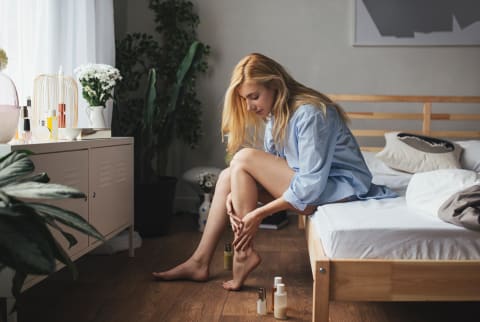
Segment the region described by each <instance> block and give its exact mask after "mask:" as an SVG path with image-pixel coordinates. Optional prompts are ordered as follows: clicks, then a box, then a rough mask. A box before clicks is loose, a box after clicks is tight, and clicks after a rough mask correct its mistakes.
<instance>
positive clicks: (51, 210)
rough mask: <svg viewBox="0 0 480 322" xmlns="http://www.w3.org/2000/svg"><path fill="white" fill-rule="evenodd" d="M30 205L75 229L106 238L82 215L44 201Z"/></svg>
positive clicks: (98, 237) (40, 212) (102, 238)
mask: <svg viewBox="0 0 480 322" xmlns="http://www.w3.org/2000/svg"><path fill="white" fill-rule="evenodd" d="M28 206H29V207H31V208H33V209H34V210H35V211H36V212H37V213H39V214H41V215H42V216H45V217H49V218H50V219H52V220H56V221H59V222H61V223H62V224H64V225H67V226H69V227H72V228H73V229H75V230H78V231H80V232H82V233H84V234H87V235H89V236H92V237H95V238H97V239H99V240H104V237H103V236H102V234H100V233H99V232H98V231H97V229H95V227H93V226H92V225H91V224H90V223H88V222H87V221H86V220H85V219H84V218H83V217H81V216H80V215H78V214H76V213H74V212H72V211H68V210H65V209H62V208H59V207H56V206H53V205H48V204H44V203H35V202H31V203H28Z"/></svg>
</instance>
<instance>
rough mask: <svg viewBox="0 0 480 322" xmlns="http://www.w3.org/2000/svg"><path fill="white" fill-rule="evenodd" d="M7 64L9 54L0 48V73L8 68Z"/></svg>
mask: <svg viewBox="0 0 480 322" xmlns="http://www.w3.org/2000/svg"><path fill="white" fill-rule="evenodd" d="M7 64H8V57H7V53H6V52H5V50H3V49H2V48H0V71H2V70H3V69H5V68H6V67H7Z"/></svg>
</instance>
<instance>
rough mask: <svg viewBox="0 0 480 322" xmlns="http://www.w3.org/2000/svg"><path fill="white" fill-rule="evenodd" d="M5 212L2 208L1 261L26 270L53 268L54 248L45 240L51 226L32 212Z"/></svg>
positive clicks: (16, 268)
mask: <svg viewBox="0 0 480 322" xmlns="http://www.w3.org/2000/svg"><path fill="white" fill-rule="evenodd" d="M3 215H4V209H3V208H0V263H2V264H4V265H6V266H8V267H12V268H14V269H15V270H17V271H20V272H24V273H31V274H49V273H51V272H53V271H54V269H55V261H54V257H53V252H52V250H51V248H50V246H49V244H48V242H46V241H45V239H46V238H48V236H47V235H50V236H51V234H50V232H49V231H48V229H46V228H45V226H44V225H42V224H41V222H39V221H38V220H31V219H32V218H31V217H32V216H27V215H21V216H16V217H12V216H10V215H8V216H3Z"/></svg>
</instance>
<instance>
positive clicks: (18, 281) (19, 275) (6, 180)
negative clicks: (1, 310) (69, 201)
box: [0, 151, 103, 297]
mask: <svg viewBox="0 0 480 322" xmlns="http://www.w3.org/2000/svg"><path fill="white" fill-rule="evenodd" d="M28 155H29V153H28V152H26V151H14V152H11V153H9V154H7V155H5V156H3V157H2V158H0V231H1V234H0V250H1V251H0V270H3V269H5V268H6V267H8V268H11V269H12V270H14V271H15V275H14V278H13V286H12V294H13V295H14V296H15V297H17V296H18V295H19V294H20V290H21V288H22V285H23V282H24V281H25V278H26V277H27V275H29V274H36V275H47V274H50V273H53V272H54V271H55V265H56V264H55V261H56V260H59V261H60V262H62V263H63V264H65V265H66V266H67V267H68V268H69V269H70V270H71V271H72V273H73V276H74V277H76V275H77V272H76V269H75V265H74V263H73V262H72V260H71V259H70V257H69V256H68V254H67V253H66V252H65V250H64V249H63V248H62V246H60V244H59V243H58V241H57V240H55V238H54V237H53V235H52V233H51V231H50V230H49V228H51V229H53V230H58V231H60V233H61V234H62V235H63V237H65V239H66V240H67V241H68V243H69V247H72V246H73V245H75V244H76V243H77V240H76V239H75V237H74V236H73V235H72V234H70V233H68V232H66V231H64V230H63V229H62V228H61V227H60V226H59V225H58V223H62V224H64V225H66V226H68V227H70V228H73V229H74V230H77V231H79V232H82V233H84V234H87V235H89V236H92V237H94V238H97V239H100V240H103V237H102V235H101V234H100V233H99V232H98V231H97V230H96V229H95V228H94V227H93V226H91V225H90V224H89V223H88V222H87V221H85V219H83V218H82V217H81V216H79V215H78V214H76V213H73V212H71V211H68V210H65V209H62V208H59V207H56V206H53V205H49V204H45V203H41V202H36V201H34V200H35V199H63V198H85V194H84V193H82V192H81V191H78V190H77V189H74V188H71V187H68V186H64V185H60V184H53V183H48V182H49V180H50V179H49V178H48V175H47V174H46V173H41V174H38V175H33V176H28V175H29V174H31V173H32V172H33V170H34V164H33V162H32V161H31V160H30V159H29V158H28ZM25 198H28V201H26V200H24V199H25Z"/></svg>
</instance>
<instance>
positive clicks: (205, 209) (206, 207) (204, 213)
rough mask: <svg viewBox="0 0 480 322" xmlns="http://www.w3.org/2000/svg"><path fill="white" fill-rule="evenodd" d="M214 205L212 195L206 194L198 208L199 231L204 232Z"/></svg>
mask: <svg viewBox="0 0 480 322" xmlns="http://www.w3.org/2000/svg"><path fill="white" fill-rule="evenodd" d="M211 203H212V194H211V193H204V194H203V202H202V204H201V205H200V207H199V208H198V230H199V231H201V232H203V230H204V229H205V226H206V224H207V219H208V213H209V212H210V205H211Z"/></svg>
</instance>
